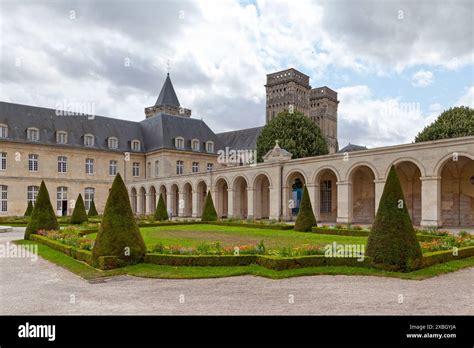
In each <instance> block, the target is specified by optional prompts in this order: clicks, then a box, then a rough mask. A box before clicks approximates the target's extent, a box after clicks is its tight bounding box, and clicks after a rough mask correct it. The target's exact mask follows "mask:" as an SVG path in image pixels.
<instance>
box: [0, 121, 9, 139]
mask: <svg viewBox="0 0 474 348" xmlns="http://www.w3.org/2000/svg"><path fill="white" fill-rule="evenodd" d="M0 138H8V126H7V125H6V124H0Z"/></svg>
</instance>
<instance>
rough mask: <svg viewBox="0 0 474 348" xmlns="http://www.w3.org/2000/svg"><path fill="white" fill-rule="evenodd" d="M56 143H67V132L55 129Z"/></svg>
mask: <svg viewBox="0 0 474 348" xmlns="http://www.w3.org/2000/svg"><path fill="white" fill-rule="evenodd" d="M56 143H58V144H67V132H65V131H57V132H56Z"/></svg>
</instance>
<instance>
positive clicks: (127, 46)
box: [0, 0, 474, 147]
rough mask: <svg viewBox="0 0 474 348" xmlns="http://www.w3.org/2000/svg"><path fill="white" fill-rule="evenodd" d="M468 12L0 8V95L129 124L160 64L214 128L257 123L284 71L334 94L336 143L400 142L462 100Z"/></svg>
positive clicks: (407, 5) (339, 3)
mask: <svg viewBox="0 0 474 348" xmlns="http://www.w3.org/2000/svg"><path fill="white" fill-rule="evenodd" d="M473 6H474V3H473V2H472V1H468V0H458V1H449V0H443V1H440V0H432V1H426V0H420V1H405V0H399V1H393V0H390V1H375V0H353V1H349V0H333V1H319V0H315V1H310V0H298V1H283V0H279V1H276V0H273V1H268V0H257V1H236V0H201V1H191V0H181V1H163V0H160V1H149V0H147V1H120V0H119V1H113V2H111V1H106V0H101V1H89V0H83V1H71V0H65V1H25V2H22V3H21V4H19V3H18V2H16V1H2V2H0V10H1V12H0V20H1V27H0V28H1V32H2V37H3V38H4V40H2V42H1V44H0V45H1V49H2V53H1V57H0V58H1V60H0V64H1V65H0V69H1V70H0V74H1V79H0V88H1V95H2V100H5V101H10V102H15V103H22V104H30V105H37V106H44V107H50V108H57V107H58V106H62V105H72V106H74V105H90V106H92V109H93V110H94V111H95V112H96V113H97V114H100V115H104V116H110V117H116V118H123V119H130V120H136V121H139V120H141V119H143V118H144V113H143V109H144V107H146V106H150V105H152V104H153V103H154V102H155V100H156V97H157V95H158V93H159V91H160V89H161V85H162V83H163V81H164V79H165V76H166V72H167V62H168V60H169V61H170V64H171V78H172V81H173V83H174V86H175V89H176V92H177V94H178V97H179V99H180V102H181V104H182V105H183V106H184V107H187V108H190V109H192V110H193V117H197V118H203V119H204V121H205V122H206V123H207V124H208V125H209V126H210V127H211V128H212V129H213V130H214V131H216V132H219V131H227V130H232V129H239V128H247V127H254V126H260V125H263V124H264V120H265V88H264V84H265V76H266V74H268V73H271V72H275V71H278V70H282V69H286V68H289V67H294V68H297V69H298V70H300V71H302V72H303V73H305V74H307V75H309V76H310V78H311V81H310V83H311V85H312V86H313V87H318V86H323V85H326V86H328V87H330V88H332V89H334V90H336V91H337V92H338V96H339V99H340V104H339V110H338V117H339V122H338V136H339V143H340V145H341V146H344V145H346V144H347V143H348V142H351V143H355V144H360V145H366V146H369V147H377V146H385V145H394V144H399V143H408V142H411V141H413V138H414V136H415V135H416V133H417V132H418V131H420V130H421V129H422V128H423V127H425V126H426V125H427V124H429V123H430V122H432V121H433V120H434V119H435V118H436V116H437V115H439V113H440V112H442V111H443V110H444V109H447V108H449V107H451V106H456V105H469V106H471V107H473V106H474V105H473V104H474V102H473V99H474V73H473V64H474V48H473V47H474V33H473V28H472V22H473V13H474V7H473ZM6 14H8V15H6Z"/></svg>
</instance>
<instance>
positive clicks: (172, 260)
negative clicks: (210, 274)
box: [145, 253, 257, 266]
mask: <svg viewBox="0 0 474 348" xmlns="http://www.w3.org/2000/svg"><path fill="white" fill-rule="evenodd" d="M256 261H257V255H238V256H234V255H167V254H156V253H147V254H146V255H145V262H146V263H153V264H157V265H168V266H248V265H250V264H252V263H256Z"/></svg>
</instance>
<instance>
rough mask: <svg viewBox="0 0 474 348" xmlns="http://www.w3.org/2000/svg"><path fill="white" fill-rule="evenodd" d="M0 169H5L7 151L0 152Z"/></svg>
mask: <svg viewBox="0 0 474 348" xmlns="http://www.w3.org/2000/svg"><path fill="white" fill-rule="evenodd" d="M0 170H7V153H6V152H0Z"/></svg>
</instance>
